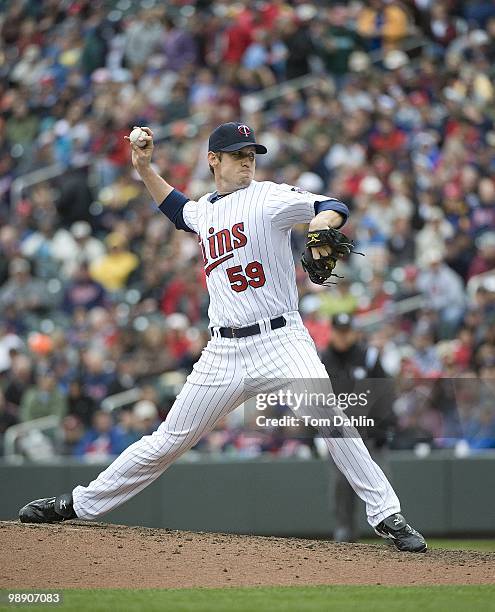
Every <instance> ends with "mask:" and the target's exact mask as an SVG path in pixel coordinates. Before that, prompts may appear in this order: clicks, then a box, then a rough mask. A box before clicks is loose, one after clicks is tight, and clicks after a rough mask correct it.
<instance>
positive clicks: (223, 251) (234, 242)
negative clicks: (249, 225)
mask: <svg viewBox="0 0 495 612" xmlns="http://www.w3.org/2000/svg"><path fill="white" fill-rule="evenodd" d="M208 234H210V235H209V236H208V238H207V240H206V246H205V244H204V242H203V239H200V244H201V251H202V253H203V261H204V264H205V272H206V275H207V276H209V275H210V272H211V271H212V270H214V269H215V268H216V267H217V266H219V265H220V264H221V263H223V262H224V261H227V260H228V259H232V257H234V253H233V251H234V250H235V249H240V248H242V247H245V246H246V244H247V242H248V239H247V236H246V234H245V233H244V223H235V224H234V225H233V226H232V229H228V228H225V229H221V230H219V231H217V232H215V228H214V227H210V228H208ZM207 251H208V254H207ZM211 260H213V261H211ZM209 261H211V263H208V262H209Z"/></svg>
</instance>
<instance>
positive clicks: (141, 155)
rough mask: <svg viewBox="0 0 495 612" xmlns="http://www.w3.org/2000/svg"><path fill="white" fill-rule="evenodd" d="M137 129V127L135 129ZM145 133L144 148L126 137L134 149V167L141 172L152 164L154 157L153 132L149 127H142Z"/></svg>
mask: <svg viewBox="0 0 495 612" xmlns="http://www.w3.org/2000/svg"><path fill="white" fill-rule="evenodd" d="M133 129H136V126H134V127H133ZM140 129H141V130H142V131H143V132H145V137H144V138H145V139H146V144H145V145H144V146H140V145H138V144H136V143H135V142H132V141H131V139H130V138H129V136H124V138H125V139H126V140H128V141H129V143H130V145H131V149H132V165H133V166H134V168H136V170H137V171H138V172H139V171H140V170H144V169H145V168H147V167H148V166H149V165H150V163H151V156H152V155H153V132H152V131H151V130H150V128H149V127H141V128H140Z"/></svg>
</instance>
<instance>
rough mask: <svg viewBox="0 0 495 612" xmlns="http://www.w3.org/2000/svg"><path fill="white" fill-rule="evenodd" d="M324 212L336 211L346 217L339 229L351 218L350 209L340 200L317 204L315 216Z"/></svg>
mask: <svg viewBox="0 0 495 612" xmlns="http://www.w3.org/2000/svg"><path fill="white" fill-rule="evenodd" d="M322 210H334V211H335V212H338V213H340V214H341V215H342V216H343V217H344V221H343V222H342V224H341V225H340V226H339V227H342V226H343V225H344V224H345V222H346V221H347V219H348V218H349V209H348V208H347V206H346V205H345V204H344V203H343V202H341V201H340V200H335V199H328V200H323V201H322V202H315V214H316V215H317V214H318V213H320V212H321V211H322Z"/></svg>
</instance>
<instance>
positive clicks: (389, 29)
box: [357, 0, 411, 50]
mask: <svg viewBox="0 0 495 612" xmlns="http://www.w3.org/2000/svg"><path fill="white" fill-rule="evenodd" d="M410 28H411V24H410V19H409V15H408V14H407V12H406V10H405V9H404V6H403V5H402V4H401V3H400V2H397V0H389V1H386V0H370V1H369V2H367V3H365V4H364V6H363V7H362V8H361V11H360V13H359V15H358V19H357V30H358V32H359V34H360V35H361V36H362V37H363V38H364V39H365V40H366V41H367V44H368V48H369V49H371V50H373V49H380V48H382V47H385V48H394V47H397V46H398V45H399V44H400V42H401V41H402V40H403V39H404V38H405V37H406V36H407V35H408V34H409V31H410Z"/></svg>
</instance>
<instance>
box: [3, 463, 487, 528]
mask: <svg viewBox="0 0 495 612" xmlns="http://www.w3.org/2000/svg"><path fill="white" fill-rule="evenodd" d="M103 467H104V466H102V465H82V464H81V463H75V462H72V461H67V462H64V463H63V464H43V465H40V464H23V465H9V464H5V463H3V464H0V519H2V520H9V519H15V518H16V517H17V511H18V509H19V507H21V506H22V505H24V504H25V503H26V502H28V501H30V500H32V499H36V498H38V497H47V496H49V495H56V494H58V493H60V492H64V491H70V490H72V489H73V488H74V486H76V485H77V484H87V483H88V482H89V481H90V480H92V479H93V478H94V477H95V476H96V475H97V474H98V473H99V472H100V471H101V469H102V468H103ZM334 470H335V468H334V467H333V465H332V463H331V462H330V461H324V460H320V459H314V460H296V459H279V458H277V459H269V458H267V459H260V458H258V459H253V460H243V461H238V460H236V461H228V460H224V459H218V460H213V459H212V460H201V461H194V462H191V461H183V462H178V463H176V464H175V465H173V466H172V467H171V468H170V469H169V470H167V471H166V472H165V474H163V476H161V477H160V478H159V479H158V480H157V481H156V482H155V483H153V484H152V485H151V486H149V487H148V488H147V489H145V490H144V491H143V492H142V493H140V494H139V495H138V496H136V497H135V498H134V499H132V500H130V501H128V502H127V503H126V504H124V505H123V506H122V507H121V508H119V509H117V510H115V511H113V512H112V513H110V514H107V515H106V516H105V517H104V518H102V519H101V520H103V521H106V522H111V523H122V524H126V525H143V526H146V527H167V528H170V529H186V530H193V531H218V532H230V533H252V534H260V535H268V534H273V535H281V536H288V535H299V536H323V537H326V536H329V535H330V534H331V533H332V528H333V524H334V521H333V499H334V496H333V482H334V477H335V471H334ZM390 475H391V479H392V482H393V485H394V488H395V490H396V491H397V493H398V495H399V497H400V499H401V502H402V508H403V511H404V513H405V514H406V515H407V518H408V519H409V520H410V521H411V522H412V523H413V524H414V525H415V526H416V527H417V528H418V529H420V530H421V531H423V532H424V533H425V534H428V535H461V534H473V535H474V534H476V535H494V536H495V453H494V454H492V453H488V454H486V455H478V456H476V457H468V458H463V459H458V458H453V457H446V456H444V455H438V456H437V455H435V454H433V455H430V456H429V457H427V458H424V459H418V458H416V457H414V456H413V455H411V454H410V453H393V454H391V457H390ZM359 511H360V512H359V513H360V523H361V527H362V534H363V535H366V534H368V535H369V534H370V528H369V527H368V526H367V524H366V521H365V518H364V511H363V504H362V503H361V502H359Z"/></svg>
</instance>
